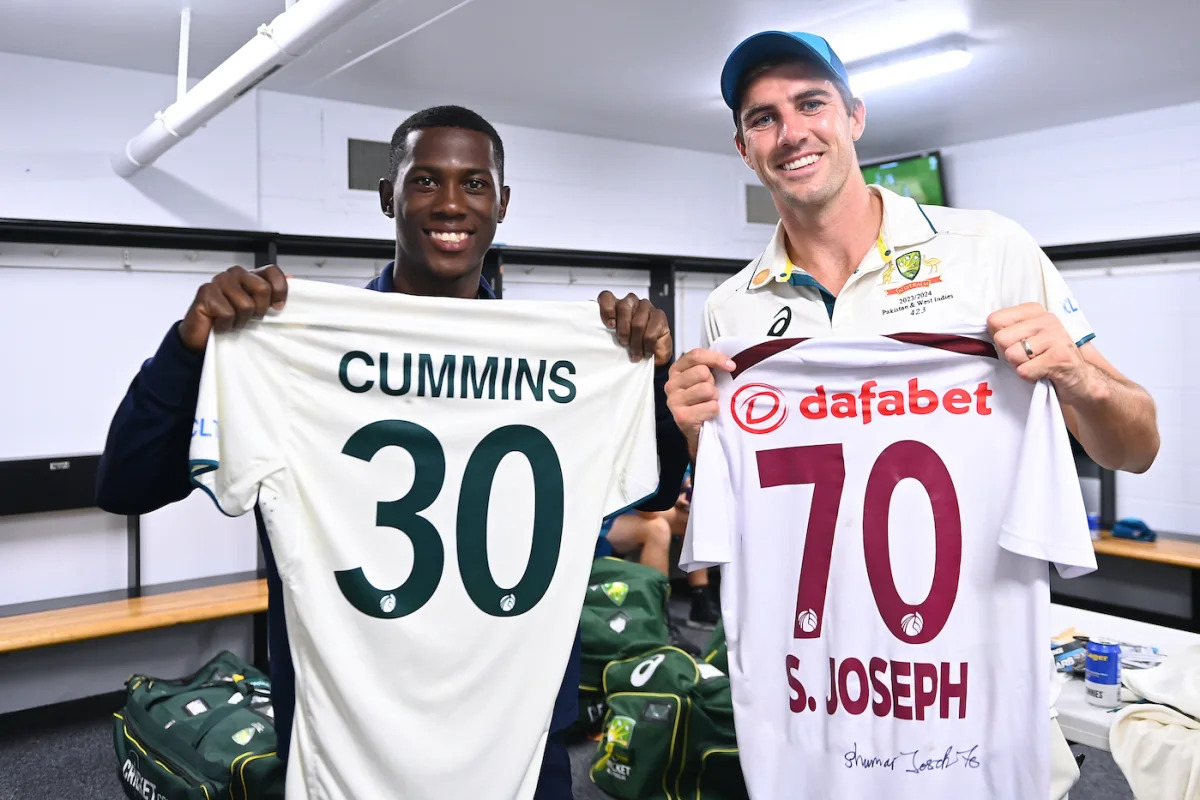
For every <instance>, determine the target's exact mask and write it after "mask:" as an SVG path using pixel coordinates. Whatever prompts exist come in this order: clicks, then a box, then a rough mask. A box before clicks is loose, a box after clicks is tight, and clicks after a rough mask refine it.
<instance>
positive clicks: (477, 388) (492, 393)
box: [458, 356, 500, 400]
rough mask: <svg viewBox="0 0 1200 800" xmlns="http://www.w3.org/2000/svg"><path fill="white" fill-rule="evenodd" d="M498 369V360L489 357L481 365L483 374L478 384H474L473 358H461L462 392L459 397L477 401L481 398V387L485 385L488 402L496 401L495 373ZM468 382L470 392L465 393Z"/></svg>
mask: <svg viewBox="0 0 1200 800" xmlns="http://www.w3.org/2000/svg"><path fill="white" fill-rule="evenodd" d="M499 367H500V360H499V359H498V358H496V357H495V356H490V357H489V358H488V359H487V361H485V362H484V364H483V372H482V373H481V374H480V376H479V382H478V383H476V382H475V357H474V356H463V357H462V391H461V392H459V393H458V396H459V397H474V398H475V399H476V400H479V399H481V398H482V397H483V385H484V383H485V382H486V383H487V390H488V400H495V399H496V373H497V372H498V370H499ZM468 380H469V381H470V384H469V385H470V387H471V390H470V392H468V391H467V386H468Z"/></svg>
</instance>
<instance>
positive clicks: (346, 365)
mask: <svg viewBox="0 0 1200 800" xmlns="http://www.w3.org/2000/svg"><path fill="white" fill-rule="evenodd" d="M356 358H357V359H359V360H360V361H365V362H366V363H367V366H368V367H373V366H375V362H374V361H373V360H372V359H371V356H370V355H368V354H367V353H364V352H363V351H362V350H352V351H350V352H349V353H346V355H344V356H342V363H341V365H340V366H339V367H338V380H339V381H341V382H342V386H345V387H346V388H347V389H349V390H350V391H352V392H358V393H362V392H369V391H370V390H371V387H372V386H374V385H375V381H367V382H366V383H364V384H363V385H362V386H355V385H354V384H352V383H350V362H351V361H353V360H355V359H356Z"/></svg>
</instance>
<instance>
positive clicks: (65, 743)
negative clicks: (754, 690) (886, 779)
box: [0, 598, 1133, 800]
mask: <svg viewBox="0 0 1200 800" xmlns="http://www.w3.org/2000/svg"><path fill="white" fill-rule="evenodd" d="M671 610H672V616H675V617H677V618H678V617H679V615H680V613H681V612H682V614H683V615H686V611H687V607H686V604H683V602H682V598H680V599H679V600H678V601H677V602H673V603H672V609H671ZM681 632H682V634H683V635H684V636H685V637H686V638H687V639H688V640H689V641H691V642H693V643H694V644H696V645H697V646H702V645H703V644H704V643H705V642H706V641H707V638H708V634H707V633H702V632H698V631H693V630H690V629H687V628H683V627H681ZM595 750H596V744H595V743H594V742H581V743H579V744H576V745H573V746H572V747H571V767H572V773H573V775H574V790H575V799H576V800H608V795H606V794H604V793H603V792H601V791H600V790H599V789H597V788H596V786H595V785H594V784H593V783H592V782H591V780H590V779H589V777H588V765H589V763H590V761H591V758H592V755H593V754H594V753H595ZM1072 750H1074V751H1075V752H1076V753H1081V752H1082V753H1085V754H1086V756H1087V757H1086V760H1085V762H1084V765H1083V770H1082V776H1081V778H1080V781H1079V783H1078V784H1077V785H1076V786H1075V788H1074V789H1073V790H1072V792H1071V796H1072V797H1073V798H1077V800H1132V798H1133V794H1132V792H1130V790H1129V784H1128V783H1126V781H1125V778H1124V776H1123V775H1122V774H1121V771H1120V770H1119V769H1118V768H1117V765H1116V764H1115V763H1114V762H1113V760H1112V757H1111V756H1110V755H1109V754H1108V753H1105V752H1101V751H1098V750H1093V749H1092V748H1089V747H1082V746H1073V747H1072ZM124 796H125V795H124V794H123V793H122V789H121V782H120V779H119V777H118V775H117V763H116V756H115V755H114V752H113V740H112V722H111V717H108V716H107V715H106V716H103V717H100V718H94V719H88V720H83V721H75V722H64V723H55V722H53V721H52V720H47V721H45V723H40V724H38V725H37V726H36V727H35V728H32V729H28V730H0V800H120V799H121V798H123V797H124ZM781 800H783V799H782V798H781Z"/></svg>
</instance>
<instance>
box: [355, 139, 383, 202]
mask: <svg viewBox="0 0 1200 800" xmlns="http://www.w3.org/2000/svg"><path fill="white" fill-rule="evenodd" d="M390 151H391V146H390V145H389V143H388V142H369V141H366V140H364V139H350V140H349V148H348V155H349V158H348V162H347V165H348V167H349V168H348V169H347V173H348V174H349V176H350V188H351V189H361V190H362V191H365V192H377V191H379V179H380V178H386V177H387V174H388V158H389V155H390Z"/></svg>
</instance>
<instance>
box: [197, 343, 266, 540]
mask: <svg viewBox="0 0 1200 800" xmlns="http://www.w3.org/2000/svg"><path fill="white" fill-rule="evenodd" d="M285 375H286V368H285V365H284V364H283V363H282V361H280V360H279V359H277V358H266V357H263V355H262V354H261V353H260V352H259V351H258V348H255V347H254V346H253V342H251V341H250V340H249V338H248V337H245V336H243V335H239V334H214V335H212V336H210V337H209V341H208V347H207V349H206V351H205V355H204V369H203V372H202V373H201V376H200V393H199V396H198V397H197V400H196V418H195V422H194V423H193V425H192V442H191V447H190V449H189V453H188V460H189V466H190V469H191V479H192V483H194V484H195V485H197V486H199V487H200V488H201V489H204V490H205V492H207V493H208V495H209V496H210V497H211V498H212V499H213V502H215V503H216V504H217V508H219V509H220V510H221V511H222V512H224V513H225V514H228V515H229V516H238V515H240V514H244V513H245V512H247V511H249V510H250V509H252V508H254V504H255V502H256V501H257V499H258V487H259V484H260V483H261V482H262V481H263V479H265V478H266V477H267V476H269V475H271V474H272V473H273V472H276V471H277V470H279V469H281V468H282V466H283V460H282V455H281V446H282V442H283V436H282V435H281V434H282V429H283V426H284V424H285V413H286V412H285V409H286V408H287V401H286V385H285Z"/></svg>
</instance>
